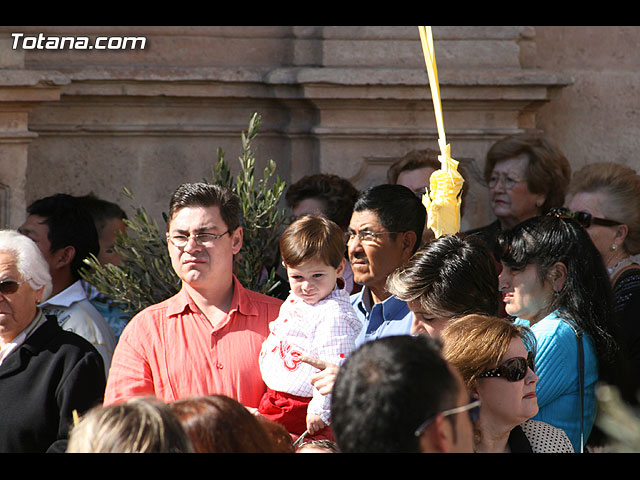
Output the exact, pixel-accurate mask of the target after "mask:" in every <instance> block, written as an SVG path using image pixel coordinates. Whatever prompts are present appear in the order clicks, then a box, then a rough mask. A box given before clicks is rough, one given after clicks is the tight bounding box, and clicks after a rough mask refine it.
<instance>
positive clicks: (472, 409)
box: [413, 400, 481, 437]
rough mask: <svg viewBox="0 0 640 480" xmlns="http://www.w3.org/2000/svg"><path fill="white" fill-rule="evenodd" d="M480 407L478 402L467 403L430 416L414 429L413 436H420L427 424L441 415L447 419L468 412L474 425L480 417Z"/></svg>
mask: <svg viewBox="0 0 640 480" xmlns="http://www.w3.org/2000/svg"><path fill="white" fill-rule="evenodd" d="M480 405H481V403H480V400H474V401H473V402H471V403H467V404H466V405H462V406H461V407H456V408H450V409H448V410H443V411H441V412H439V413H437V414H435V415H431V416H429V417H428V418H427V419H426V420H425V421H424V422H422V423H421V424H420V426H419V427H418V428H416V429H415V431H414V432H413V434H414V435H415V436H416V437H419V436H420V435H422V432H423V431H424V429H425V428H427V427H428V426H429V424H430V423H431V422H433V420H434V418H436V417H437V416H438V415H442V416H443V417H448V416H450V415H456V414H458V413H462V412H468V414H469V420H471V423H476V422H477V421H478V416H479V415H480Z"/></svg>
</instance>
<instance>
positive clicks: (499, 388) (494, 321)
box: [441, 315, 574, 453]
mask: <svg viewBox="0 0 640 480" xmlns="http://www.w3.org/2000/svg"><path fill="white" fill-rule="evenodd" d="M441 335H442V337H441V338H442V341H443V352H442V353H443V356H444V357H445V359H446V360H448V361H449V362H450V363H451V364H453V365H454V366H455V367H456V368H457V369H458V371H459V372H460V373H461V374H462V377H463V379H464V381H465V384H466V386H467V389H468V390H469V393H470V394H471V396H472V397H474V398H476V399H478V400H480V403H481V407H480V413H479V416H478V419H477V421H476V422H475V424H474V427H475V442H474V443H475V451H476V452H478V453H503V452H510V453H524V452H533V453H542V452H553V453H573V451H574V449H573V446H572V445H571V442H570V441H569V439H568V437H567V435H566V434H565V433H564V432H563V431H562V430H561V429H559V428H555V427H553V426H551V425H549V424H547V423H544V422H540V421H534V420H531V418H532V417H533V416H535V415H536V414H537V413H538V402H537V396H536V384H537V381H538V376H537V375H536V373H535V364H534V355H535V344H536V341H535V337H534V336H533V334H532V332H531V331H530V330H529V329H528V328H526V327H524V326H521V325H516V324H514V323H513V322H512V321H510V320H507V319H502V318H499V317H491V316H484V315H468V316H466V317H462V318H459V319H457V320H454V321H452V322H451V323H449V324H448V325H447V327H446V328H445V329H444V330H443V332H442V334H441Z"/></svg>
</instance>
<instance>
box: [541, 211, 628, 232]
mask: <svg viewBox="0 0 640 480" xmlns="http://www.w3.org/2000/svg"><path fill="white" fill-rule="evenodd" d="M549 215H554V216H556V217H569V218H573V219H574V220H575V221H576V222H578V223H579V224H580V225H582V226H583V227H584V228H589V227H590V226H591V225H602V226H605V227H613V226H615V225H622V223H620V222H618V221H616V220H609V219H608V218H600V217H594V216H593V215H591V214H590V213H589V212H572V211H571V210H569V209H568V208H553V209H551V210H550V211H549Z"/></svg>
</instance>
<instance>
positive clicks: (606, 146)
mask: <svg viewBox="0 0 640 480" xmlns="http://www.w3.org/2000/svg"><path fill="white" fill-rule="evenodd" d="M433 34H434V41H435V54H436V60H437V66H438V74H439V80H440V89H441V96H442V104H443V112H444V124H445V130H446V133H447V142H448V143H449V144H450V145H451V153H452V157H453V158H455V159H456V160H459V161H460V162H461V163H462V164H463V165H464V166H465V167H466V171H467V172H469V173H468V175H467V178H466V180H467V182H468V184H469V186H470V191H469V195H468V197H467V200H466V204H465V216H464V218H463V228H470V227H475V226H480V225H483V224H486V223H488V222H489V221H491V220H492V218H491V212H490V210H489V206H488V201H487V198H486V188H485V186H484V185H483V182H482V178H481V174H480V172H481V171H482V167H483V164H484V156H485V154H486V151H487V149H488V148H489V146H490V145H491V144H492V143H493V142H494V141H496V140H497V139H499V138H501V137H503V136H506V135H508V134H512V133H516V132H521V131H524V130H527V129H540V130H544V131H545V132H547V133H548V134H550V135H551V136H552V137H553V138H554V139H555V140H556V141H557V142H558V143H559V145H560V146H561V148H562V149H563V150H564V151H565V153H566V154H567V156H568V157H569V159H570V161H571V163H572V165H573V166H574V168H578V167H579V166H581V165H582V164H585V163H588V162H592V161H597V160H602V159H611V160H615V161H621V162H623V163H627V164H631V165H632V166H634V167H637V166H639V165H638V164H639V160H638V159H637V156H636V154H635V153H636V144H637V143H638V138H640V136H639V135H638V130H639V129H640V127H639V126H638V122H637V117H638V114H639V112H640V110H639V109H638V107H639V103H640V101H639V100H638V98H637V97H638V96H637V94H636V89H637V85H639V84H638V82H637V81H636V78H637V75H638V73H637V71H638V68H637V66H638V64H639V61H640V59H639V58H638V56H639V55H640V54H639V53H638V49H637V48H635V47H636V45H637V43H638V41H640V30H639V29H638V28H637V27H579V26H578V27H576V26H571V27H550V26H545V27H533V26H496V27H491V26H480V27H472V26H468V27H460V26H441V27H434V29H433ZM62 37H73V39H74V41H76V42H77V41H80V40H81V39H83V38H84V37H87V38H88V39H89V42H90V44H91V45H94V46H95V45H97V44H96V42H97V40H98V39H99V38H102V37H104V38H105V39H107V40H106V41H109V42H111V44H110V46H112V47H113V48H106V49H97V48H93V49H84V48H81V47H82V45H80V44H77V45H75V46H76V47H77V48H68V47H67V48H64V49H60V48H53V49H46V48H44V46H46V45H47V43H46V42H50V43H49V44H48V45H49V46H54V47H55V42H54V41H59V39H60V38H62ZM129 37H136V38H143V39H144V42H145V44H144V48H122V49H121V48H117V47H118V46H121V45H124V44H123V43H121V42H123V41H124V40H123V39H125V38H129ZM56 39H57V40H56ZM38 42H40V44H38ZM39 47H43V48H39ZM138 47H139V45H138ZM253 112H257V113H258V114H260V116H261V117H262V127H261V129H260V133H259V135H258V139H257V141H256V144H255V148H256V151H257V157H258V162H264V161H266V160H268V159H273V160H275V161H276V163H277V165H278V173H279V175H280V176H281V178H283V179H284V180H285V181H286V182H287V183H290V182H294V181H296V180H297V179H299V178H300V177H302V176H303V175H305V174H309V173H315V172H325V173H336V174H338V175H341V176H343V177H346V178H348V179H350V180H351V181H352V182H353V183H354V185H356V187H358V188H366V187H368V186H370V185H373V184H376V183H381V182H384V180H385V174H386V169H387V167H388V166H389V165H390V164H391V163H393V162H394V161H395V160H396V159H397V158H399V157H400V156H402V155H403V154H405V153H406V152H407V151H409V150H412V149H416V148H426V147H431V148H438V147H437V131H436V125H435V119H434V113H433V106H432V103H431V92H430V89H429V84H428V77H427V73H426V69H425V64H424V57H423V54H422V47H421V43H420V38H419V34H418V29H417V27H414V26H407V27H403V26H392V27H391V26H389V27H385V26H354V27H347V26H252V27H232V26H189V27H179V26H165V27H162V26H145V27H131V26H128V27H100V26H93V27H80V26H77V27H71V26H65V27H51V26H49V27H20V26H16V27H0V184H2V185H1V186H2V190H1V191H0V205H1V206H2V211H1V212H0V214H1V222H2V226H8V227H16V226H17V225H19V224H20V222H21V221H22V220H23V218H24V211H25V208H26V206H27V205H28V204H29V203H30V202H31V201H33V200H35V199H37V198H40V197H43V196H46V195H50V194H53V193H56V192H64V193H72V194H86V193H89V192H93V193H95V194H96V195H98V196H100V197H102V198H105V199H107V200H111V201H115V202H118V203H120V204H121V205H122V206H123V207H124V208H125V209H130V208H131V205H130V203H131V202H130V201H129V199H126V198H124V197H123V195H122V189H123V187H127V188H128V189H130V190H131V191H132V192H133V193H134V195H135V197H136V202H137V203H138V204H141V205H144V206H145V208H146V209H147V210H148V211H149V212H150V213H151V214H152V215H153V216H155V217H156V218H158V219H161V216H160V214H161V212H163V211H166V210H167V208H168V199H169V196H170V194H171V192H172V191H173V190H174V189H175V188H176V187H177V186H178V185H179V184H180V183H183V182H187V181H199V180H202V179H203V178H210V169H211V167H212V166H213V164H214V163H215V161H216V160H217V152H218V149H219V148H221V149H222V150H223V151H224V152H225V157H226V158H227V159H228V160H229V162H230V163H231V165H232V167H234V168H235V167H237V163H236V160H235V159H236V158H237V156H238V154H239V153H240V132H241V131H243V130H246V128H247V125H248V121H249V118H250V117H251V114H252V113H253Z"/></svg>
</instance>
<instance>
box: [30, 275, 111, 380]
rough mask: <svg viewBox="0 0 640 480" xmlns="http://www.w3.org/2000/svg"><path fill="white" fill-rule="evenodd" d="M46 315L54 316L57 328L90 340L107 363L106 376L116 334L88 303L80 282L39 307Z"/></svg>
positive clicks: (105, 364)
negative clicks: (58, 326)
mask: <svg viewBox="0 0 640 480" xmlns="http://www.w3.org/2000/svg"><path fill="white" fill-rule="evenodd" d="M38 306H39V307H40V308H42V311H43V313H44V314H45V315H55V316H56V317H57V318H58V324H59V325H60V326H61V327H62V328H63V329H64V330H68V331H70V332H74V333H76V334H78V335H80V336H81V337H83V338H85V339H86V340H88V341H89V342H90V343H91V344H92V345H93V346H94V347H95V348H96V350H98V352H99V353H100V355H101V356H102V359H103V360H104V368H105V375H108V373H109V367H110V366H111V357H112V356H113V351H114V349H115V347H116V337H115V336H114V334H113V330H112V329H111V327H110V326H109V324H108V323H107V321H106V320H105V319H104V317H103V316H102V315H100V312H98V310H96V308H95V307H94V306H93V305H92V304H91V302H90V301H89V300H88V299H87V295H86V293H85V291H84V289H83V288H82V284H81V282H80V280H78V281H76V282H75V283H73V284H71V286H69V287H67V288H66V289H65V290H63V291H62V292H60V293H58V294H57V295H55V296H53V297H51V298H49V299H48V300H46V301H45V302H43V303H41V304H40V305H38Z"/></svg>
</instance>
